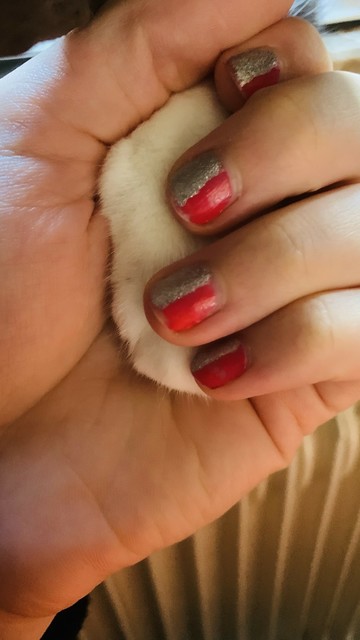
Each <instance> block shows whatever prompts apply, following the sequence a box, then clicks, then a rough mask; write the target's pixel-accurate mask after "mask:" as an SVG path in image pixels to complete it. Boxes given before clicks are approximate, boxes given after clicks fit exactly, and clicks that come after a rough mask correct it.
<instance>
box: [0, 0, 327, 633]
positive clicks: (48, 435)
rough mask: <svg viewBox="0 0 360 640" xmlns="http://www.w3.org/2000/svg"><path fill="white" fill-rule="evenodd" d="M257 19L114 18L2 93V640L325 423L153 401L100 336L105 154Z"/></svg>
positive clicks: (268, 467)
mask: <svg viewBox="0 0 360 640" xmlns="http://www.w3.org/2000/svg"><path fill="white" fill-rule="evenodd" d="M267 4H268V3H266V2H265V0H263V1H262V2H261V0H258V2H257V4H256V7H253V8H251V7H249V6H248V3H246V2H244V3H243V5H242V4H239V3H236V6H235V5H234V3H233V2H232V1H230V0H229V2H228V3H226V4H225V5H224V2H223V1H222V2H221V8H220V10H221V22H219V19H218V12H219V6H220V5H219V3H217V0H212V2H211V4H209V1H208V0H207V2H206V7H205V9H206V10H205V9H204V1H203V0H197V2H196V3H194V1H193V0H192V3H191V12H190V11H189V7H188V6H187V5H184V3H180V4H179V3H177V2H175V0H174V1H173V2H166V3H164V2H163V0H155V1H154V2H152V3H151V4H150V5H147V4H144V3H141V4H140V3H139V4H137V3H136V2H134V3H131V4H127V5H121V6H120V7H117V8H116V7H114V8H113V9H112V10H111V11H109V12H108V13H104V15H103V16H102V17H100V18H99V20H98V21H97V22H95V23H94V25H93V26H92V27H91V28H89V29H87V30H84V31H83V32H79V33H77V34H73V35H71V36H70V37H69V38H67V39H66V40H65V41H63V42H61V43H60V44H57V45H56V46H55V47H54V48H53V49H52V50H50V51H49V52H47V53H46V54H44V55H43V56H41V57H39V58H37V59H35V60H34V61H32V62H31V63H30V64H29V65H27V66H25V67H23V68H22V69H20V70H19V71H17V72H16V73H15V74H14V75H12V76H11V77H9V78H7V79H6V81H5V82H3V86H2V100H1V105H2V107H1V116H2V118H1V121H2V123H3V124H2V130H1V142H2V148H3V156H2V175H3V181H2V187H1V188H2V217H1V226H2V234H1V242H2V251H1V255H2V263H1V267H0V268H1V269H2V271H3V276H2V282H3V288H2V289H1V294H0V295H1V296H2V298H1V308H2V309H5V310H6V314H5V313H3V315H2V317H1V325H2V326H1V333H0V335H1V348H0V354H1V378H0V379H1V389H2V394H3V405H2V411H1V418H2V423H3V425H4V428H3V430H2V434H1V438H0V457H1V465H0V522H1V526H0V541H1V545H0V548H1V560H0V566H1V580H0V609H1V613H0V635H1V637H2V638H3V639H4V640H10V639H12V638H16V640H21V639H22V638H26V639H27V640H28V639H29V640H30V639H31V638H36V637H38V636H39V635H40V633H41V632H42V630H43V629H44V628H45V627H46V625H47V624H48V623H49V621H50V619H51V617H52V615H54V613H55V612H57V611H58V610H60V609H62V608H64V607H65V606H67V605H68V604H70V603H71V602H73V601H75V600H76V599H78V598H79V597H80V596H82V595H83V594H84V593H86V592H88V591H89V590H90V589H91V588H92V587H93V586H94V585H95V584H97V583H98V582H99V581H101V580H102V579H103V578H104V577H105V576H107V575H108V574H109V573H111V572H112V571H115V570H116V569H118V568H121V567H123V566H128V565H129V564H131V563H133V562H136V561H138V560H140V559H141V558H142V557H145V556H146V555H148V554H149V553H151V552H152V551H154V550H155V549H157V548H160V547H162V546H166V545H168V544H171V543H173V542H175V541H177V540H179V539H181V538H183V537H185V536H187V535H189V534H190V533H192V532H193V531H194V530H195V529H197V528H199V527H200V526H202V525H204V524H205V523H207V522H209V521H210V520H212V519H214V518H215V517H217V516H218V515H220V514H221V513H223V512H224V511H225V510H226V509H227V508H229V507H230V506H231V505H232V504H233V503H234V502H235V501H236V500H238V499H239V498H240V497H241V496H242V495H244V494H245V493H246V492H248V491H249V490H250V489H251V488H252V487H253V486H254V485H256V484H257V483H258V482H260V480H261V479H263V478H264V477H266V476H267V475H268V474H270V473H271V472H273V471H275V470H276V469H279V468H281V467H282V466H284V465H285V464H287V463H288V462H289V460H290V459H291V457H292V455H293V454H294V452H295V450H296V448H297V446H298V445H299V443H300V442H301V439H302V437H303V435H304V433H307V432H308V431H310V430H311V429H313V428H314V427H315V426H317V425H318V424H319V423H321V422H323V421H324V420H325V419H327V418H328V417H330V416H331V415H332V413H333V409H332V408H331V409H329V408H328V407H326V406H324V405H323V404H322V403H320V402H319V403H317V404H316V405H311V406H309V410H308V411H307V412H304V407H303V406H301V407H300V408H299V407H298V406H297V404H296V402H295V400H296V396H294V402H293V404H291V403H290V404H289V402H288V400H289V398H288V396H286V395H285V396H284V395H281V394H278V395H274V396H273V397H271V398H269V399H268V409H269V411H268V415H267V416H266V417H264V419H263V420H262V419H261V417H259V416H258V414H257V410H256V409H257V407H256V405H253V404H252V403H250V402H248V401H241V402H235V403H232V404H230V405H227V404H223V403H222V402H214V403H212V404H211V405H209V404H206V403H204V401H201V400H189V398H182V397H180V396H173V395H170V394H164V393H163V391H162V390H157V389H155V388H154V386H153V385H152V384H151V383H149V382H146V381H144V380H141V379H140V378H138V377H137V376H136V375H134V374H133V373H132V372H131V371H129V369H128V367H127V365H126V360H125V359H124V361H123V362H122V361H121V359H120V356H119V346H118V344H117V343H116V340H115V339H114V337H113V336H112V335H110V334H109V333H108V331H107V329H106V328H103V325H104V316H105V314H104V312H103V299H104V296H105V287H104V280H105V277H104V276H105V273H106V260H107V239H106V229H105V225H104V222H103V220H102V219H101V218H100V217H98V216H97V215H96V212H95V213H94V204H93V196H94V193H95V190H96V178H97V173H98V168H99V165H100V164H101V161H102V159H103V157H104V155H105V153H106V147H107V145H108V144H110V143H111V142H113V141H114V140H115V139H117V138H119V137H120V136H121V135H124V134H125V133H126V132H127V131H128V130H129V129H131V128H132V127H134V126H136V124H138V123H139V122H140V121H141V120H142V119H144V118H146V117H147V116H148V115H150V113H151V112H152V111H153V110H154V109H155V108H157V107H159V106H160V105H161V104H163V103H164V102H165V101H166V99H167V98H168V96H169V95H170V93H171V92H172V91H175V90H182V89H184V88H185V87H187V86H190V85H191V84H193V83H194V82H196V81H197V80H198V79H199V78H200V77H201V76H202V75H203V74H204V73H206V72H207V70H208V69H210V68H211V66H212V64H213V63H214V61H215V59H216V58H217V56H218V54H219V53H220V51H222V50H224V49H226V48H228V47H231V46H233V45H235V43H236V42H237V41H238V40H239V38H240V39H241V38H242V39H243V40H246V39H247V38H249V37H251V36H252V35H253V34H254V33H256V32H257V31H259V30H260V29H261V28H263V27H265V26H266V24H270V23H272V22H273V21H274V20H276V19H277V18H279V17H281V16H282V15H283V14H284V13H285V11H286V10H287V8H288V5H289V3H288V2H285V1H284V2H280V1H279V2H278V3H276V4H275V3H272V4H271V8H270V9H269V7H268V6H267ZM262 6H264V8H265V6H266V11H267V14H266V18H264V17H263V16H262V12H261V8H262ZM225 9H226V11H225ZM204 16H205V17H204ZM214 24H216V25H217V30H216V32H215V36H214V29H213V25H214ZM296 24H300V23H298V22H297V23H296ZM174 25H176V32H175V31H174ZM180 25H183V28H181V29H180ZM285 28H286V29H287V28H288V23H285ZM174 33H176V38H175V37H174ZM210 33H211V38H209V34H210ZM306 33H307V34H308V36H307V37H309V38H310V44H309V48H310V49H311V46H313V42H314V39H313V38H314V35H313V34H314V32H313V30H311V29H309V31H306ZM270 34H271V32H270ZM292 34H293V36H292V38H293V37H294V31H293V32H292ZM268 35H269V34H268ZM298 35H299V36H300V35H301V39H302V42H304V30H303V29H301V34H300V31H299V32H298ZM189 52H191V55H189ZM286 55H287V48H286V46H285V47H284V50H283V56H284V60H285V61H286ZM323 65H324V58H321V59H320V67H322V66H323ZM315 66H317V63H316V65H315ZM290 67H291V64H290ZM317 70H318V71H319V70H320V69H318V68H317ZM303 72H304V73H312V72H314V62H313V61H312V62H310V61H309V63H308V64H307V65H305V68H304V69H303ZM295 75H296V74H295ZM9 184H11V189H9V186H8V185H9ZM61 379H62V381H61ZM56 385H57V386H56ZM305 393H306V390H305ZM290 400H291V396H290ZM286 406H288V407H289V409H288V414H287V416H286V419H284V420H280V419H279V420H278V419H277V417H278V416H279V414H280V413H281V412H282V411H283V409H284V407H286ZM31 407H32V408H31ZM26 410H27V411H26ZM275 417H276V420H275ZM15 418H16V419H15ZM274 420H275V422H274ZM6 422H7V425H6V428H5V423H6ZM1 585H2V586H1Z"/></svg>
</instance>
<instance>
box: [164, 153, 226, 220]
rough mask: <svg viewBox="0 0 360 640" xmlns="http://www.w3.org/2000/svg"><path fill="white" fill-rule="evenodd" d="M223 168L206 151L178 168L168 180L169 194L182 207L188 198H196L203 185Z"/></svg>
mask: <svg viewBox="0 0 360 640" xmlns="http://www.w3.org/2000/svg"><path fill="white" fill-rule="evenodd" d="M222 171H224V167H223V165H222V163H221V162H220V160H219V158H218V157H217V156H216V155H215V154H214V153H213V152H212V151H206V152H205V153H201V154H200V155H199V156H196V158H194V159H193V160H190V162H188V163H187V164H185V165H184V166H183V167H180V169H178V170H177V171H175V173H174V174H173V176H171V178H170V192H171V194H172V197H173V198H174V200H175V203H176V204H177V205H178V206H179V207H183V206H184V205H185V204H186V203H187V201H188V200H189V198H192V197H193V196H196V195H197V194H198V193H199V191H201V189H202V188H203V187H204V186H205V184H206V183H207V182H208V181H209V180H211V179H212V178H215V177H216V176H218V175H219V174H220V173H221V172H222Z"/></svg>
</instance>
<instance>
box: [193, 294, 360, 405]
mask: <svg viewBox="0 0 360 640" xmlns="http://www.w3.org/2000/svg"><path fill="white" fill-rule="evenodd" d="M359 323H360V290H359V289H350V290H344V291H333V292H330V293H324V294H319V295H316V296H312V297H309V298H303V299H302V300H299V301H296V302H295V303H293V304H291V305H289V306H287V307H285V308H283V309H280V310H278V311H277V312H275V313H274V314H272V315H271V316H269V317H267V318H265V319H264V320H262V321H260V322H258V323H257V324H255V325H253V326H252V327H250V328H249V329H246V330H245V331H242V332H240V333H239V334H236V335H235V336H231V337H227V338H224V339H222V340H220V341H218V342H216V343H213V344H212V345H207V346H205V347H203V348H201V349H200V350H199V351H198V353H197V355H196V356H195V358H194V360H193V362H192V372H193V375H194V378H195V380H197V382H198V383H199V385H200V386H201V387H203V388H204V389H205V390H207V391H208V390H211V392H212V395H213V396H214V397H216V398H218V399H224V400H225V399H226V400H233V399H241V398H249V397H254V396H258V395H266V394H269V393H274V392H278V391H285V390H289V389H296V388H300V387H303V386H305V385H308V384H316V383H319V382H324V381H329V380H331V381H332V382H345V381H348V380H356V379H358V378H359V377H360V362H359V352H360V333H359V330H358V327H359ZM215 390H217V391H215Z"/></svg>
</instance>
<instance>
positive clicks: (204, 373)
mask: <svg viewBox="0 0 360 640" xmlns="http://www.w3.org/2000/svg"><path fill="white" fill-rule="evenodd" d="M247 365H248V358H247V354H246V351H245V348H244V346H243V345H242V344H241V342H240V340H239V339H238V338H237V337H230V338H224V339H223V340H218V341H217V342H214V343H213V344H212V345H210V346H206V347H203V348H202V349H200V350H199V351H198V353H197V354H196V356H195V358H194V359H193V361H192V364H191V373H192V374H193V376H194V378H195V380H196V381H197V382H199V383H200V384H202V385H203V386H204V387H208V388H209V389H217V388H218V387H223V386H224V385H226V384H227V383H228V382H231V381H232V380H236V378H240V376H241V375H242V374H243V373H244V372H245V371H246V369H247Z"/></svg>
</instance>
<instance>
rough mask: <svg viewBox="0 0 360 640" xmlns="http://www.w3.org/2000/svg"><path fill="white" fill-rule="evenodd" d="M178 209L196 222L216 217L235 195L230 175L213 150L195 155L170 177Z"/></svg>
mask: <svg viewBox="0 0 360 640" xmlns="http://www.w3.org/2000/svg"><path fill="white" fill-rule="evenodd" d="M170 197H171V200H172V203H173V205H174V207H175V209H176V211H177V212H178V213H179V214H180V215H181V216H182V217H183V218H185V219H186V220H189V221H190V222H193V223H194V224H206V223H208V222H211V220H214V218H217V216H218V215H220V213H222V212H223V211H224V209H226V207H227V206H228V205H229V204H230V202H231V200H232V199H233V193H232V185H231V182H230V178H229V175H228V173H227V171H226V170H225V168H224V166H223V164H222V162H221V160H219V158H218V157H217V155H215V153H214V152H213V151H206V152H205V153H202V154H200V155H199V156H196V158H193V160H190V162H188V163H187V164H185V165H184V166H182V167H180V169H178V170H177V171H175V173H174V174H173V175H172V176H171V178H170Z"/></svg>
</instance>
